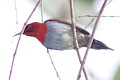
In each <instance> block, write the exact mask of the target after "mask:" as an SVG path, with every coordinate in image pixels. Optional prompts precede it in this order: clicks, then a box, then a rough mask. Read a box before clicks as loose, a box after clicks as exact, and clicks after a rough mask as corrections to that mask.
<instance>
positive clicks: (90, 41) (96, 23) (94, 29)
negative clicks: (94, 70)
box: [77, 0, 107, 80]
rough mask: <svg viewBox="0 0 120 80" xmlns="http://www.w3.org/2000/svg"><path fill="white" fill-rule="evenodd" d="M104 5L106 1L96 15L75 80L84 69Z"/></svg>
mask: <svg viewBox="0 0 120 80" xmlns="http://www.w3.org/2000/svg"><path fill="white" fill-rule="evenodd" d="M106 3H107V0H105V1H104V3H103V5H102V7H101V9H100V12H99V14H98V17H97V19H96V22H95V25H94V28H93V31H92V34H91V37H90V40H89V43H88V46H87V50H86V52H85V55H84V58H83V61H82V65H81V67H80V70H79V74H78V77H77V80H79V79H80V77H81V72H82V70H83V68H84V64H85V62H86V59H87V55H88V51H89V49H90V47H91V45H92V42H93V37H94V34H95V31H96V28H97V25H98V22H99V20H100V17H101V15H102V12H103V10H104V8H105V5H106Z"/></svg>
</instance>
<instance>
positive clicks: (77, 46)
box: [70, 0, 88, 80]
mask: <svg viewBox="0 0 120 80" xmlns="http://www.w3.org/2000/svg"><path fill="white" fill-rule="evenodd" d="M70 11H71V23H72V30H73V40H74V46H75V50H76V52H77V56H78V59H79V62H80V64H81V62H82V60H81V56H80V52H79V45H78V41H77V33H76V25H75V16H74V8H73V0H70ZM83 72H84V75H85V78H86V80H88V77H87V74H86V70H85V68H84V67H83Z"/></svg>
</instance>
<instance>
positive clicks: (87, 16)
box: [79, 0, 120, 29]
mask: <svg viewBox="0 0 120 80" xmlns="http://www.w3.org/2000/svg"><path fill="white" fill-rule="evenodd" d="M112 1H113V0H110V1H109V2H108V3H106V5H105V7H106V6H107V5H109V4H110V3H111V2H112ZM98 13H99V12H97V13H96V14H95V15H94V16H90V15H86V17H93V18H92V20H91V21H90V22H89V23H88V24H87V26H86V27H85V29H86V28H87V27H88V26H90V25H91V23H92V22H93V21H94V20H95V18H96V17H98V16H97V15H98ZM79 17H80V18H81V17H85V16H79ZM101 17H105V16H101ZM106 17H113V16H106ZM115 17H120V16H115Z"/></svg>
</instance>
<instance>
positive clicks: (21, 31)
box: [8, 0, 41, 80]
mask: <svg viewBox="0 0 120 80" xmlns="http://www.w3.org/2000/svg"><path fill="white" fill-rule="evenodd" d="M40 1H41V0H39V1H38V2H37V4H36V5H35V7H34V9H33V11H32V12H31V14H30V15H29V17H28V19H27V20H26V22H25V23H24V25H23V28H22V30H21V33H20V36H19V39H18V42H17V45H16V49H15V52H14V54H13V59H12V64H11V69H10V73H9V79H8V80H10V79H11V75H12V69H13V64H14V60H15V56H16V54H17V49H18V45H19V42H20V39H21V36H22V34H23V32H24V29H25V26H26V24H27V22H28V21H29V19H30V18H31V16H32V14H33V13H34V11H35V9H36V8H37V6H38V5H39V3H40Z"/></svg>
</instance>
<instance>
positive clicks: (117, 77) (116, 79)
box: [113, 66, 120, 80]
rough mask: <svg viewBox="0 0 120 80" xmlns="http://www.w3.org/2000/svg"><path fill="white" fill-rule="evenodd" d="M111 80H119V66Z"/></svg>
mask: <svg viewBox="0 0 120 80" xmlns="http://www.w3.org/2000/svg"><path fill="white" fill-rule="evenodd" d="M113 80H120V66H119V68H118V70H117V72H116V74H115V76H114V79H113Z"/></svg>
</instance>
